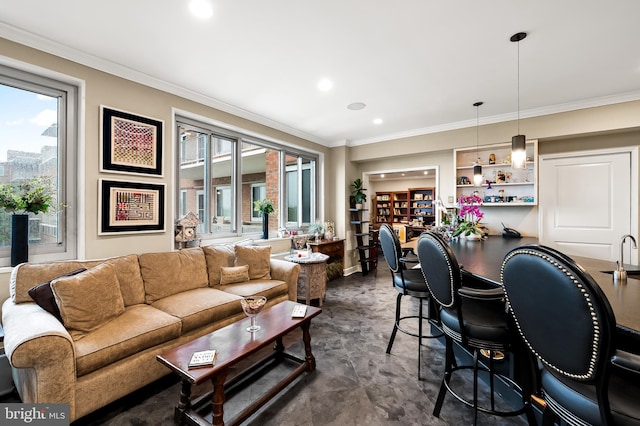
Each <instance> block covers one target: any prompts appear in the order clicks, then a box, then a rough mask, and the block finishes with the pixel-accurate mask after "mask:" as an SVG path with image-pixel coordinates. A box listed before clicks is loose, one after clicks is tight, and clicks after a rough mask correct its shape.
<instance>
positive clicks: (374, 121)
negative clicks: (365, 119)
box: [373, 118, 382, 125]
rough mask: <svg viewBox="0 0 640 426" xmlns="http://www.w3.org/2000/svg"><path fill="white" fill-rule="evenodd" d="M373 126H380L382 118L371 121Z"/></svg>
mask: <svg viewBox="0 0 640 426" xmlns="http://www.w3.org/2000/svg"><path fill="white" fill-rule="evenodd" d="M373 124H376V125H377V124H382V118H376V119H374V120H373Z"/></svg>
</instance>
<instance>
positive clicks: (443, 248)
mask: <svg viewBox="0 0 640 426" xmlns="http://www.w3.org/2000/svg"><path fill="white" fill-rule="evenodd" d="M417 250H418V259H420V266H421V269H422V275H423V276H424V280H425V282H426V283H427V287H428V288H429V291H430V292H431V296H432V297H433V298H434V300H435V301H436V302H437V303H438V304H439V305H440V306H442V307H443V308H449V309H452V308H453V309H455V308H457V307H458V306H459V301H458V300H459V295H458V289H460V287H461V286H462V275H461V273H460V266H459V265H458V261H457V259H456V256H455V254H454V253H453V251H452V250H451V247H449V245H448V244H447V243H446V242H445V241H444V240H443V239H442V237H440V236H439V235H438V234H435V233H433V232H424V233H423V234H422V235H420V239H419V240H418V249H417Z"/></svg>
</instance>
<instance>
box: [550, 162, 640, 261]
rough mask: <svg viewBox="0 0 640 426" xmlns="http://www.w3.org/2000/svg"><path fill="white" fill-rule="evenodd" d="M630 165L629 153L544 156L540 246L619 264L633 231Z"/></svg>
mask: <svg viewBox="0 0 640 426" xmlns="http://www.w3.org/2000/svg"><path fill="white" fill-rule="evenodd" d="M631 166H632V165H631V153H630V152H617V153H603V154H600V153H591V154H576V155H572V156H564V157H561V158H560V157H557V158H556V157H550V158H544V157H541V160H540V178H539V183H540V240H541V242H542V244H545V245H548V246H550V247H554V248H556V249H558V250H560V251H562V252H564V253H566V254H568V255H575V256H586V257H593V258H597V259H604V260H617V259H618V257H619V242H620V238H621V237H622V236H623V235H625V234H628V233H631V217H632V213H631V200H632V196H631V171H632V167H631ZM627 256H629V254H627ZM634 256H635V257H637V254H636V251H635V250H634ZM626 259H630V258H629V257H626Z"/></svg>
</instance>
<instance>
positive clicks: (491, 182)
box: [454, 140, 538, 207]
mask: <svg viewBox="0 0 640 426" xmlns="http://www.w3.org/2000/svg"><path fill="white" fill-rule="evenodd" d="M454 158H455V177H456V199H457V200H458V199H460V197H461V196H463V195H471V194H473V193H474V192H476V193H477V194H478V195H479V196H480V197H481V198H482V200H483V203H482V204H483V206H486V207H516V206H535V205H537V204H538V176H537V170H538V164H537V161H538V141H537V140H531V141H527V163H526V169H524V170H517V169H513V168H512V167H511V144H510V143H507V144H498V145H488V146H482V147H480V148H465V149H457V150H455V152H454ZM478 158H479V159H480V165H481V166H482V175H483V177H482V182H483V183H482V185H481V186H474V185H473V184H472V182H473V166H474V163H475V162H476V161H477V159H478Z"/></svg>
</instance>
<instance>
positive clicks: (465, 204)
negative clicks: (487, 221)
mask: <svg viewBox="0 0 640 426" xmlns="http://www.w3.org/2000/svg"><path fill="white" fill-rule="evenodd" d="M458 204H459V205H460V213H459V214H458V229H456V230H455V231H454V232H453V236H454V237H457V236H464V237H466V238H467V239H469V240H479V239H481V238H482V234H483V226H482V225H480V221H481V220H482V218H483V217H484V213H482V212H481V211H480V206H481V205H482V198H480V197H479V196H478V195H476V194H471V195H462V196H461V197H460V199H459V200H458Z"/></svg>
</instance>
